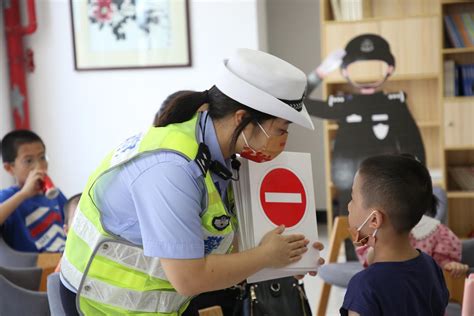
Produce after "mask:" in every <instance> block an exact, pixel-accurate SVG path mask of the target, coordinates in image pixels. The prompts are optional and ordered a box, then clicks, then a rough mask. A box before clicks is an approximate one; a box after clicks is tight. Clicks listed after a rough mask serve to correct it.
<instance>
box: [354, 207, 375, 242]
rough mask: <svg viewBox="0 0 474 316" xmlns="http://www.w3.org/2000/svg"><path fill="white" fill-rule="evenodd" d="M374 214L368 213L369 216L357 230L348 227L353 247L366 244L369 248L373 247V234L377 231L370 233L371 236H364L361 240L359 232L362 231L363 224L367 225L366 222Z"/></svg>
mask: <svg viewBox="0 0 474 316" xmlns="http://www.w3.org/2000/svg"><path fill="white" fill-rule="evenodd" d="M375 212H376V211H372V213H370V214H369V216H367V218H366V219H365V221H364V222H363V223H362V224H360V226H359V227H357V228H353V227H349V233H350V234H351V236H352V243H353V244H354V246H356V247H360V246H364V245H366V244H369V245H370V246H374V245H375V234H377V230H378V229H375V231H374V232H373V233H372V235H368V236H365V237H362V238H361V237H360V230H361V229H362V227H364V226H365V224H367V222H368V221H369V219H370V218H371V217H372V215H374V213H375Z"/></svg>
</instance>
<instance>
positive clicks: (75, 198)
mask: <svg viewBox="0 0 474 316" xmlns="http://www.w3.org/2000/svg"><path fill="white" fill-rule="evenodd" d="M81 196H82V193H77V194H74V195H73V196H71V197H70V198H69V199H68V200H67V201H66V203H65V204H64V207H63V211H64V224H69V218H70V217H71V213H72V212H73V211H74V210H72V209H71V206H72V204H73V203H79V200H80V199H81Z"/></svg>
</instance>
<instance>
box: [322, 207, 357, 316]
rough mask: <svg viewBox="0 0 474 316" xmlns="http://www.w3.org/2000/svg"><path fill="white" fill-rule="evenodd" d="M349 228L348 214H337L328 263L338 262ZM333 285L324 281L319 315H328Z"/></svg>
mask: <svg viewBox="0 0 474 316" xmlns="http://www.w3.org/2000/svg"><path fill="white" fill-rule="evenodd" d="M348 228H349V222H348V219H347V216H337V217H336V218H335V219H334V226H333V229H332V233H331V239H330V240H329V255H328V258H327V264H330V263H336V262H337V257H338V256H339V251H340V249H341V246H342V245H343V243H344V240H345V239H347V238H349V237H350V233H349V231H348ZM361 269H362V266H361ZM331 286H332V284H330V283H326V282H324V283H323V288H322V289H321V294H320V296H319V304H318V309H317V312H316V313H317V315H318V316H324V315H326V309H327V306H328V301H329V295H330V294H331Z"/></svg>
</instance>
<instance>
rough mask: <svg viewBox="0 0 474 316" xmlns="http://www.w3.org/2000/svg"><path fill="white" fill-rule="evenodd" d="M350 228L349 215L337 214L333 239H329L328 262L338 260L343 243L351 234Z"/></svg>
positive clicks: (332, 234)
mask: <svg viewBox="0 0 474 316" xmlns="http://www.w3.org/2000/svg"><path fill="white" fill-rule="evenodd" d="M348 228H349V220H348V218H347V216H337V217H336V218H335V219H334V226H333V228H332V233H331V240H330V241H329V256H328V262H337V257H338V256H339V250H340V249H341V245H342V243H343V242H344V240H345V239H347V238H349V237H350V236H351V235H350V233H349V230H348Z"/></svg>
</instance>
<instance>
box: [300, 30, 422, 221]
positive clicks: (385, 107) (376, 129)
mask: <svg viewBox="0 0 474 316" xmlns="http://www.w3.org/2000/svg"><path fill="white" fill-rule="evenodd" d="M345 49H346V56H345V57H344V59H343V63H342V66H341V70H343V73H344V70H346V69H347V66H348V65H349V64H350V63H352V62H355V61H361V60H380V61H384V62H386V63H387V64H388V66H392V67H395V59H394V58H393V56H392V54H391V53H390V47H389V44H388V43H387V42H386V41H385V40H384V39H383V38H382V37H380V36H378V35H375V34H364V35H360V36H358V37H355V38H354V39H352V40H351V41H350V42H349V43H348V44H347V46H346V48H345ZM345 73H347V72H345ZM389 75H390V73H388V74H387V77H388V76H389ZM346 78H347V79H348V81H349V82H350V83H352V82H351V81H350V78H348V77H346ZM308 92H309V93H308V94H307V95H309V94H310V92H311V91H308ZM405 100H406V95H405V93H404V92H398V93H389V94H384V93H383V92H376V93H373V94H352V95H351V94H349V95H344V96H333V95H331V96H329V98H328V100H327V101H321V100H313V99H309V98H306V100H305V104H306V108H307V109H308V112H309V114H310V115H313V116H316V117H319V118H324V119H330V120H336V121H337V123H338V125H339V128H338V130H337V132H336V133H337V134H336V137H335V140H334V144H333V146H334V147H333V149H334V150H333V156H332V164H331V165H332V167H331V175H332V182H333V183H334V185H335V186H336V188H337V190H338V202H339V208H340V211H339V212H335V214H334V215H335V216H337V215H345V214H347V204H348V203H349V201H350V196H351V188H352V182H353V178H354V175H355V173H356V171H357V169H358V167H359V164H360V163H361V162H362V160H364V159H365V158H367V157H369V156H372V155H377V154H384V153H410V154H412V155H414V156H416V157H417V158H418V159H419V160H420V161H421V162H422V163H425V149H424V146H423V141H422V138H421V134H420V131H419V129H418V126H417V125H416V122H415V120H414V119H413V117H412V115H411V113H410V111H409V109H408V107H407V104H406V103H405Z"/></svg>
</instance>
